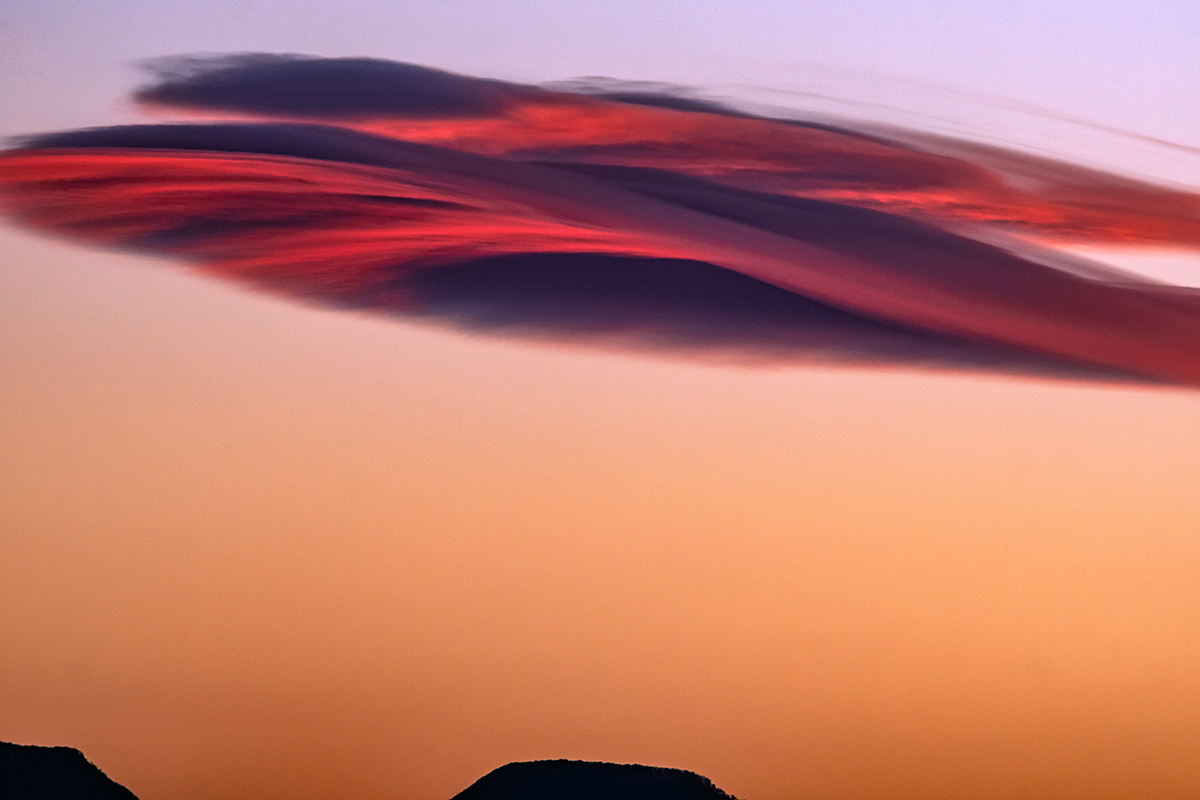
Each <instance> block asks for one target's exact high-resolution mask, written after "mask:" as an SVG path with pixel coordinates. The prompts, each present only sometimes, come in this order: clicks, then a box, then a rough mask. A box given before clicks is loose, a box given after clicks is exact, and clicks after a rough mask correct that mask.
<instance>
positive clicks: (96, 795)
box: [0, 742, 737, 800]
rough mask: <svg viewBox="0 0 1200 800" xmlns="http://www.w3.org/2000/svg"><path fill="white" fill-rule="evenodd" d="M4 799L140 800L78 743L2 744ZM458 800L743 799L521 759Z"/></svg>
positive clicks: (658, 773)
mask: <svg viewBox="0 0 1200 800" xmlns="http://www.w3.org/2000/svg"><path fill="white" fill-rule="evenodd" d="M0 800H137V797H136V796H134V794H133V792H131V791H129V790H128V789H126V788H125V787H124V786H122V785H121V784H119V783H117V782H116V781H114V780H112V779H111V778H109V777H108V776H107V775H105V774H104V773H103V772H102V771H101V770H100V768H99V767H97V766H96V765H95V764H93V763H92V762H90V761H88V760H87V758H85V757H84V755H83V753H81V752H79V751H78V750H76V749H75V748H73V747H38V746H36V745H21V744H10V743H8V742H0ZM451 800H737V798H735V797H733V796H731V795H729V794H726V793H725V792H723V791H721V790H720V789H718V788H717V787H716V786H714V785H713V783H712V781H710V780H709V779H708V778H705V777H704V776H703V775H697V774H696V773H694V772H687V771H686V770H682V769H669V768H667V767H646V766H642V765H640V764H606V763H603V762H598V761H566V760H560V761H519V762H514V763H512V764H506V765H504V766H503V767H500V768H499V769H495V770H492V771H491V772H489V773H488V774H487V775H484V776H483V777H482V778H480V779H479V780H477V781H475V783H473V784H471V785H470V786H468V787H467V788H466V789H464V790H463V791H461V792H459V793H458V794H457V795H455V796H454V797H453V798H451Z"/></svg>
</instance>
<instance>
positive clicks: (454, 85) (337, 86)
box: [136, 53, 539, 119]
mask: <svg viewBox="0 0 1200 800" xmlns="http://www.w3.org/2000/svg"><path fill="white" fill-rule="evenodd" d="M147 67H148V68H149V69H150V71H151V72H153V73H154V74H155V75H156V77H157V79H158V80H157V81H156V82H155V83H154V84H152V85H149V86H146V87H144V88H142V89H140V90H139V91H138V92H137V94H136V98H137V99H138V100H140V101H142V102H146V103H162V104H166V105H178V106H189V107H192V108H207V109H212V110H217V111H233V112H239V111H240V112H245V113H253V114H272V115H279V116H298V117H318V118H332V119H337V118H347V117H350V118H353V117H363V116H378V115H395V116H405V117H443V116H449V117H457V116H478V115H487V114H495V113H498V112H500V111H503V109H504V108H505V106H506V105H507V104H508V103H509V102H510V101H512V100H513V99H515V98H517V97H521V96H527V95H529V94H532V93H536V92H538V91H539V90H538V89H536V88H535V87H531V86H518V85H515V84H511V83H505V82H503V81H494V80H485V79H482V78H471V77H467V76H465V75H456V74H455V73H452V72H446V71H443V70H439V69H431V68H429V67H422V66H419V65H417V64H404V63H400V62H396V61H386V60H383V59H378V58H313V57H309V56H300V55H270V54H263V53H246V54H239V55H222V56H182V57H174V58H167V59H159V60H157V61H151V62H148V64H147Z"/></svg>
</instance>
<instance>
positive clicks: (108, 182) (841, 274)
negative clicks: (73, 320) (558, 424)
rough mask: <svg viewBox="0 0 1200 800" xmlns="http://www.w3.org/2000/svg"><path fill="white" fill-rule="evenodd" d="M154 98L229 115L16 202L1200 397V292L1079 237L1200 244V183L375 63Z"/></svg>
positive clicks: (178, 84)
mask: <svg viewBox="0 0 1200 800" xmlns="http://www.w3.org/2000/svg"><path fill="white" fill-rule="evenodd" d="M137 98H138V100H139V101H140V102H142V103H144V104H147V105H150V106H159V107H169V108H171V109H174V110H181V109H182V110H184V111H187V112H189V113H192V114H195V115H198V116H202V117H205V118H207V119H205V121H203V122H198V123H192V124H160V125H133V126H123V127H113V128H101V129H92V130H83V131H74V132H67V133H57V134H48V135H43V136H38V137H33V138H30V139H28V140H26V141H25V142H23V143H22V144H21V145H20V146H18V147H16V148H14V149H11V150H8V151H6V152H4V153H2V154H0V202H2V203H3V208H4V211H5V212H6V213H7V214H8V215H9V216H10V217H11V218H13V219H14V220H16V221H18V222H19V223H21V224H24V225H27V226H30V227H33V228H37V229H41V230H45V231H49V232H53V233H56V234H59V235H65V236H69V237H73V238H76V239H80V240H83V241H86V242H91V243H95V244H100V245H106V246H115V247H123V248H131V249H135V250H141V251H146V252H152V253H160V254H166V255H170V256H173V257H177V258H180V259H183V260H186V261H189V262H191V263H194V264H196V265H198V266H199V267H200V268H201V269H203V270H205V271H207V272H210V273H212V274H215V275H220V276H223V277H227V278H233V279H236V280H239V281H242V282H244V283H247V284H251V285H255V286H258V287H262V288H266V289H269V290H272V291H277V292H283V293H286V294H289V295H293V296H297V297H302V298H307V299H311V300H317V301H320V302H325V303H333V304H337V305H341V306H345V307H352V308H370V309H375V310H378V311H383V312H388V313H394V314H398V315H404V316H409V317H418V318H424V319H431V320H436V321H442V322H446V323H449V324H454V325H458V326H461V327H468V328H471V329H476V330H486V331H494V332H499V333H509V334H519V335H523V336H532V337H541V338H546V339H554V340H562V341H572V342H574V341H598V342H602V343H607V344H615V345H618V346H624V347H632V348H667V349H672V350H676V351H684V352H695V353H706V354H713V353H715V354H723V355H727V356H734V357H738V358H742V359H750V360H785V361H787V360H799V361H821V362H849V363H860V364H875V365H911V366H936V367H943V368H955V369H969V370H999V371H1015V372H1026V373H1038V374H1050V375H1059V376H1070V377H1080V378H1090V379H1096V380H1145V381H1151V382H1159V383H1164V382H1165V383H1171V384H1179V385H1188V386H1196V385H1200V355H1197V348H1196V347H1195V346H1194V343H1195V342H1197V341H1200V293H1198V292H1195V291H1191V290H1187V289H1182V288H1179V287H1171V286H1165V285H1161V284H1156V283H1152V282H1150V281H1148V280H1145V279H1140V278H1138V277H1136V276H1132V275H1126V274H1123V273H1119V272H1117V271H1115V270H1106V269H1105V268H1102V267H1100V266H1098V265H1094V264H1088V263H1086V262H1083V261H1082V260H1079V259H1072V258H1070V257H1068V256H1066V255H1064V254H1061V253H1057V252H1055V250H1054V247H1055V246H1058V245H1066V244H1141V245H1155V246H1162V245H1168V246H1172V247H1177V248H1187V249H1196V248H1200V197H1198V196H1197V195H1195V194H1192V193H1189V192H1186V191H1181V190H1173V189H1167V188H1163V187H1158V186H1153V185H1150V184H1146V183H1139V182H1137V181H1133V180H1131V179H1128V178H1124V177H1121V176H1116V175H1110V174H1105V173H1101V172H1097V171H1095V170H1091V169H1087V168H1084V167H1079V166H1075V165H1071V164H1068V163H1063V162H1056V161H1053V160H1049V159H1046V158H1041V157H1035V156H1030V155H1025V154H1021V153H1017V152H1015V151H1006V150H1002V149H999V148H995V147H989V146H984V145H979V144H974V143H970V142H952V141H947V140H937V141H935V140H933V139H932V137H930V138H929V139H928V140H927V143H928V146H922V145H921V144H920V142H922V141H923V140H922V139H921V138H920V136H918V135H915V134H914V135H913V136H909V137H906V141H905V142H903V143H902V142H900V141H898V140H889V139H887V138H883V137H881V136H879V135H871V134H867V133H864V132H859V131H855V130H850V129H842V128H837V127H831V126H825V125H816V124H813V125H806V124H801V123H796V122H793V121H788V120H779V119H771V118H766V117H760V116H754V115H751V114H747V113H742V112H738V111H735V110H732V109H729V108H725V107H723V106H720V105H717V104H713V103H707V102H702V101H696V100H692V99H688V98H681V97H677V96H672V95H669V94H664V93H655V92H647V91H640V90H639V91H632V90H627V91H621V90H619V87H614V86H611V85H603V84H598V85H597V86H593V87H590V88H589V87H584V86H581V87H578V88H577V90H575V91H564V90H550V89H546V88H540V87H534V86H522V85H516V84H509V83H503V82H500V81H492V80H485V79H476V78H469V77H465V76H460V75H453V74H451V73H446V72H441V71H438V70H431V69H427V68H424V67H418V66H414V65H408V64H398V63H393V62H386V61H378V60H371V59H316V58H304V57H296V56H235V57H224V58H215V59H184V60H176V61H173V62H168V63H166V65H165V66H162V65H160V74H159V80H158V82H157V83H155V84H153V85H151V86H149V87H146V88H144V89H143V90H141V91H140V92H139V93H138V95H137ZM213 118H215V120H214V119H213Z"/></svg>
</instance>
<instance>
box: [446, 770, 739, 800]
mask: <svg viewBox="0 0 1200 800" xmlns="http://www.w3.org/2000/svg"><path fill="white" fill-rule="evenodd" d="M451 800H736V798H734V797H733V796H731V795H729V794H727V793H725V792H723V791H721V790H720V789H718V788H717V787H716V786H714V785H713V783H712V781H710V780H709V779H708V778H705V777H704V776H703V775H697V774H696V773H694V772H688V771H686V770H682V769H670V768H668V767H647V766H642V765H641V764H609V763H605V762H600V761H567V760H557V761H515V762H513V763H511V764H506V765H504V766H503V767H500V768H499V769H495V770H492V771H491V772H489V773H488V774H487V775H484V776H483V777H482V778H480V779H479V780H477V781H475V783H473V784H471V785H470V786H468V787H467V788H466V789H464V790H463V791H461V792H459V793H458V794H456V795H455V796H454V797H453V798H451Z"/></svg>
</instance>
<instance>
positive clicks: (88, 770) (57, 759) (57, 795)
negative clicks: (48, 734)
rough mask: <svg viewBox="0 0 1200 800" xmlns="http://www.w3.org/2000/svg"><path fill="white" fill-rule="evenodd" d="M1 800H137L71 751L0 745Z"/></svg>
mask: <svg viewBox="0 0 1200 800" xmlns="http://www.w3.org/2000/svg"><path fill="white" fill-rule="evenodd" d="M0 798H3V800H137V797H136V796H135V795H134V793H133V792H131V791H129V790H128V789H126V788H125V787H124V786H122V785H121V784H119V783H117V782H116V781H114V780H113V779H112V778H110V777H108V776H107V775H105V774H104V772H103V771H101V769H100V768H99V767H97V766H96V765H95V764H93V763H92V762H90V761H88V760H87V758H86V757H85V756H84V755H83V753H81V752H80V751H78V750H76V749H75V748H74V747H39V746H37V745H27V744H11V743H9V742H0Z"/></svg>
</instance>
